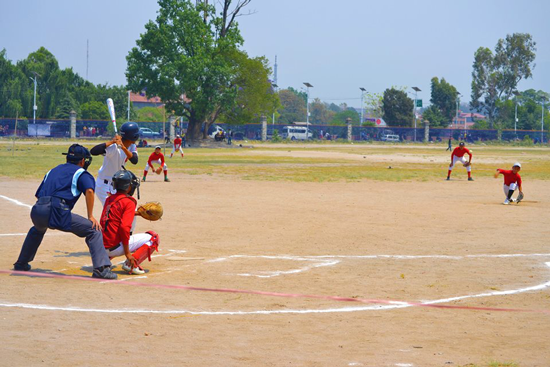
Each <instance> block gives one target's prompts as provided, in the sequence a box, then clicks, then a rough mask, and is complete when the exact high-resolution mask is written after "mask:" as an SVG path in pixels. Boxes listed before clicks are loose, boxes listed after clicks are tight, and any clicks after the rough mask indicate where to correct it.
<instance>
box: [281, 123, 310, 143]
mask: <svg viewBox="0 0 550 367" xmlns="http://www.w3.org/2000/svg"><path fill="white" fill-rule="evenodd" d="M306 133H307V137H306ZM312 136H313V134H312V132H311V129H309V131H308V129H307V128H305V127H302V126H285V127H283V133H282V134H281V137H282V138H283V139H290V140H306V139H311V137H312Z"/></svg>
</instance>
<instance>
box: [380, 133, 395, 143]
mask: <svg viewBox="0 0 550 367" xmlns="http://www.w3.org/2000/svg"><path fill="white" fill-rule="evenodd" d="M380 140H382V141H393V142H398V141H399V135H394V134H385V135H382V137H381V138H380Z"/></svg>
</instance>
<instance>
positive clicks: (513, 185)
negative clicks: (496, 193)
mask: <svg viewBox="0 0 550 367" xmlns="http://www.w3.org/2000/svg"><path fill="white" fill-rule="evenodd" d="M502 188H503V189H504V196H506V198H508V191H510V190H514V191H515V190H516V189H517V188H518V185H517V184H516V183H511V184H510V186H508V185H502Z"/></svg>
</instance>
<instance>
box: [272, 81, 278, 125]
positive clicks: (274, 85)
mask: <svg viewBox="0 0 550 367" xmlns="http://www.w3.org/2000/svg"><path fill="white" fill-rule="evenodd" d="M271 85H272V86H273V91H274V92H275V93H277V88H279V86H278V85H277V84H275V83H273V84H271ZM271 125H272V126H273V128H275V110H273V123H272V124H271ZM272 134H273V132H272Z"/></svg>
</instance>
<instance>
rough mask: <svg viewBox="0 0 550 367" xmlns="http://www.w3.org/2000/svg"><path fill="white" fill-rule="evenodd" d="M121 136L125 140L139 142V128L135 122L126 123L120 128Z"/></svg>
mask: <svg viewBox="0 0 550 367" xmlns="http://www.w3.org/2000/svg"><path fill="white" fill-rule="evenodd" d="M120 136H121V137H122V139H124V140H130V141H133V142H135V141H137V140H138V139H139V126H138V124H136V123H135V122H126V123H124V125H122V126H121V127H120Z"/></svg>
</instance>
